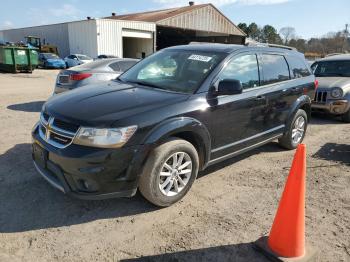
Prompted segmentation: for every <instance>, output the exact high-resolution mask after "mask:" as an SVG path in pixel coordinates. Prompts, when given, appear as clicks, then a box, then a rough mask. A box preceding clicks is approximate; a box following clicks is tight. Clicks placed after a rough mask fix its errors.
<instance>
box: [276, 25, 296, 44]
mask: <svg viewBox="0 0 350 262" xmlns="http://www.w3.org/2000/svg"><path fill="white" fill-rule="evenodd" d="M279 34H280V35H281V36H282V39H283V41H284V44H285V45H286V44H288V42H289V41H290V40H292V39H293V38H295V28H294V27H290V26H287V27H282V28H281V29H280V31H279Z"/></svg>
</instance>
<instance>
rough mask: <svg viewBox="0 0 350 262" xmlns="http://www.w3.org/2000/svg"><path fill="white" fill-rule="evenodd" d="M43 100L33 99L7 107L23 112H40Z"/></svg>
mask: <svg viewBox="0 0 350 262" xmlns="http://www.w3.org/2000/svg"><path fill="white" fill-rule="evenodd" d="M44 103H45V101H35V102H28V103H21V104H14V105H9V106H8V107H7V109H10V110H14V111H23V112H40V111H41V108H42V107H43V104H44Z"/></svg>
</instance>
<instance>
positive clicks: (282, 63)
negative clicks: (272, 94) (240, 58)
mask: <svg viewBox="0 0 350 262" xmlns="http://www.w3.org/2000/svg"><path fill="white" fill-rule="evenodd" d="M261 60H262V66H263V84H264V85H269V84H273V83H278V82H282V81H286V80H289V67H288V64H287V62H286V59H285V58H284V56H282V55H272V54H262V55H261Z"/></svg>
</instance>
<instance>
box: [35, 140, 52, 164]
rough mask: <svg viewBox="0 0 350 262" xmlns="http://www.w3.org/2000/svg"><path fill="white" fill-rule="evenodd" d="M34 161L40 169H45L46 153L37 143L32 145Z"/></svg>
mask: <svg viewBox="0 0 350 262" xmlns="http://www.w3.org/2000/svg"><path fill="white" fill-rule="evenodd" d="M33 158H34V161H35V162H36V163H37V164H38V165H39V166H40V167H42V168H46V162H47V158H48V152H47V151H46V150H45V149H44V148H42V147H41V146H40V145H38V144H37V143H34V144H33Z"/></svg>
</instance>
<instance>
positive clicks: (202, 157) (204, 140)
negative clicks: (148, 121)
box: [143, 117, 211, 170]
mask: <svg viewBox="0 0 350 262" xmlns="http://www.w3.org/2000/svg"><path fill="white" fill-rule="evenodd" d="M171 137H176V138H181V139H184V140H186V141H188V142H190V143H191V144H192V145H193V146H194V147H195V148H196V150H197V152H198V156H199V162H200V166H199V168H200V170H202V169H203V168H204V167H205V166H206V164H207V163H208V161H209V157H210V150H211V139H210V134H209V131H208V129H207V128H206V127H205V126H204V125H203V124H202V123H201V122H200V121H198V120H197V119H194V118H190V117H177V118H172V119H168V120H166V121H164V122H162V123H160V124H158V125H157V126H156V127H154V128H153V129H152V130H151V131H150V132H149V134H148V135H147V136H146V138H145V139H144V141H143V144H148V145H151V148H155V147H156V146H158V145H159V144H161V143H163V142H164V141H166V140H167V139H169V138H171Z"/></svg>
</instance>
